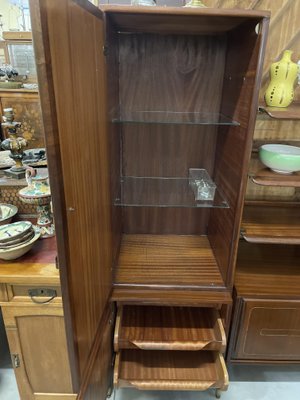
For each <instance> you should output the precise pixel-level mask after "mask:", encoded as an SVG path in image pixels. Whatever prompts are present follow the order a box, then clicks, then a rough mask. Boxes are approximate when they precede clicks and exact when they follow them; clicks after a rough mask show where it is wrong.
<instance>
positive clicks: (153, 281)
mask: <svg viewBox="0 0 300 400" xmlns="http://www.w3.org/2000/svg"><path fill="white" fill-rule="evenodd" d="M114 285H115V286H120V285H129V286H130V285H135V286H144V287H157V286H160V287H169V288H172V287H178V288H189V287H190V288H197V287H198V288H208V287H209V288H218V287H223V288H224V282H223V279H222V276H221V273H220V271H219V268H218V265H217V262H216V259H215V257H214V254H213V252H212V249H211V247H210V244H209V241H208V239H207V237H206V236H181V235H124V236H123V239H122V243H121V249H120V255H119V260H118V263H117V265H116V267H115V271H114Z"/></svg>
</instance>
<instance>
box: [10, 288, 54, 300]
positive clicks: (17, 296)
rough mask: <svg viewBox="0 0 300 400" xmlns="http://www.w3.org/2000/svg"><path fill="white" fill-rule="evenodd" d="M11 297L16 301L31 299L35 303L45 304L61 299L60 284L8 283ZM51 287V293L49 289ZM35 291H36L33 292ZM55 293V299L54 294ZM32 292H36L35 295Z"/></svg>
mask: <svg viewBox="0 0 300 400" xmlns="http://www.w3.org/2000/svg"><path fill="white" fill-rule="evenodd" d="M7 289H8V294H9V299H10V300H14V301H19V300H20V301H30V302H33V303H38V304H43V303H49V302H53V301H54V302H55V301H56V302H57V301H61V288H60V286H41V285H39V286H35V285H31V286H27V285H7ZM48 289H50V291H51V292H50V295H48V293H47V290H48ZM33 291H35V293H34V292H33ZM51 293H53V295H55V297H54V298H53V299H51V298H52V294H51ZM31 294H35V295H34V296H33V295H31Z"/></svg>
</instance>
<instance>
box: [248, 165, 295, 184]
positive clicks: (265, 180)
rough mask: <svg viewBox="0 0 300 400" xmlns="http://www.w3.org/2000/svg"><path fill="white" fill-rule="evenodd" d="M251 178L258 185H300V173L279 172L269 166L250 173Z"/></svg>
mask: <svg viewBox="0 0 300 400" xmlns="http://www.w3.org/2000/svg"><path fill="white" fill-rule="evenodd" d="M250 178H251V180H252V181H253V182H254V183H256V184H257V185H262V186H282V187H300V173H299V172H294V173H293V174H290V175H288V174H278V173H276V172H273V171H271V170H270V169H269V168H264V169H261V170H259V171H258V172H256V173H255V174H250Z"/></svg>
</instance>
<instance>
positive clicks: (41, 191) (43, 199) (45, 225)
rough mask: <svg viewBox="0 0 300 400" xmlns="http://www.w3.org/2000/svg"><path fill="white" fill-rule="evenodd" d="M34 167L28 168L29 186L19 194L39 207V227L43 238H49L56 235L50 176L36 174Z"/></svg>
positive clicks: (26, 201) (25, 200) (22, 198)
mask: <svg viewBox="0 0 300 400" xmlns="http://www.w3.org/2000/svg"><path fill="white" fill-rule="evenodd" d="M33 171H34V170H33V169H32V168H29V169H27V170H26V180H27V184H28V186H27V187H25V188H23V189H21V190H20V191H19V196H20V198H21V200H22V201H23V202H24V203H27V204H34V205H36V207H37V212H38V219H37V227H38V228H39V230H40V232H41V238H42V239H45V238H49V237H51V236H54V235H55V228H54V223H53V217H52V213H51V206H50V203H51V193H50V186H49V182H48V176H41V175H35V173H33Z"/></svg>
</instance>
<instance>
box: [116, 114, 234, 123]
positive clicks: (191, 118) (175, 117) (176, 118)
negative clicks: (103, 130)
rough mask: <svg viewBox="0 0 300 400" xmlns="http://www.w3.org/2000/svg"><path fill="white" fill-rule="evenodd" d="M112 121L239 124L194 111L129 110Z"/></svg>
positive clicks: (217, 115) (227, 118)
mask: <svg viewBox="0 0 300 400" xmlns="http://www.w3.org/2000/svg"><path fill="white" fill-rule="evenodd" d="M112 122H114V123H145V124H186V125H233V126H239V125H240V124H239V123H238V122H236V121H233V120H232V119H231V118H229V117H226V116H225V115H222V114H219V113H194V112H172V111H131V112H126V113H122V114H121V116H120V118H118V119H117V118H116V119H113V120H112Z"/></svg>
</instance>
